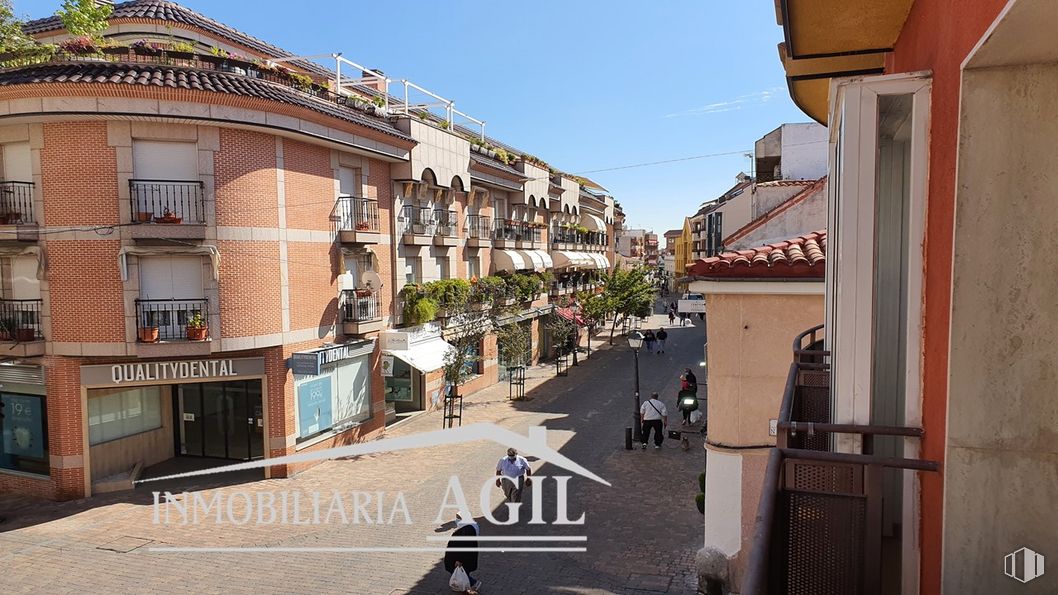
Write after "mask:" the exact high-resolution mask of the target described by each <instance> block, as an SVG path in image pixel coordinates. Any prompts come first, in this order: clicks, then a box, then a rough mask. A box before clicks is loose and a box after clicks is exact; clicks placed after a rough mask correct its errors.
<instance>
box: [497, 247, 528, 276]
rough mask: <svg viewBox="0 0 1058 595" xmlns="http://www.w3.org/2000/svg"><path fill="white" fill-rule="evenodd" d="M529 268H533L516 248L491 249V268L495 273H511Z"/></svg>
mask: <svg viewBox="0 0 1058 595" xmlns="http://www.w3.org/2000/svg"><path fill="white" fill-rule="evenodd" d="M531 268H533V267H532V264H531V261H526V259H525V258H524V257H523V256H522V255H521V254H520V253H519V252H518V251H516V250H493V251H492V270H493V272H495V273H513V272H515V271H524V270H528V269H531Z"/></svg>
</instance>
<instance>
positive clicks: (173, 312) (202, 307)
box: [136, 298, 210, 342]
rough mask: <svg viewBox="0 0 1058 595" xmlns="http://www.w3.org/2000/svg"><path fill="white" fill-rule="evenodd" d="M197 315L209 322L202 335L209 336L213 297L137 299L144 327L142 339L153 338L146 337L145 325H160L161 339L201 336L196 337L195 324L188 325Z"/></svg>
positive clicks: (178, 339) (188, 338) (139, 322)
mask: <svg viewBox="0 0 1058 595" xmlns="http://www.w3.org/2000/svg"><path fill="white" fill-rule="evenodd" d="M196 318H199V319H201V320H202V321H203V324H205V325H206V326H205V334H204V336H203V337H202V338H203V339H205V338H209V336H210V335H209V327H208V321H209V301H208V300H206V299H205V298H190V299H176V298H173V299H165V300H149V299H138V300H136V321H137V322H136V324H137V326H138V327H139V330H140V331H141V332H140V334H139V340H140V341H147V342H151V341H149V340H148V339H145V335H144V334H143V333H142V331H143V330H144V329H158V334H157V339H158V340H161V341H188V340H200V339H198V338H197V337H195V332H194V330H193V328H194V327H191V328H189V326H188V325H189V324H191V323H192V321H193V320H195V319H196ZM199 332H201V331H199Z"/></svg>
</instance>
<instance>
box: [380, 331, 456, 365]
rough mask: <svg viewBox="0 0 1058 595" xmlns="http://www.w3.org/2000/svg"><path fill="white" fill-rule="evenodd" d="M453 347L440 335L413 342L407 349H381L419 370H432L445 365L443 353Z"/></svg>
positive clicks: (384, 352)
mask: <svg viewBox="0 0 1058 595" xmlns="http://www.w3.org/2000/svg"><path fill="white" fill-rule="evenodd" d="M453 349H455V347H452V346H451V345H449V344H448V343H447V342H446V341H445V340H444V339H442V338H441V337H432V338H430V339H427V340H426V341H422V342H420V343H413V344H412V345H411V347H409V348H408V349H383V350H382V353H383V354H385V355H392V356H393V357H395V358H397V359H400V360H401V361H404V362H406V363H407V364H408V365H409V366H411V367H413V368H415V369H416V370H419V371H420V372H433V371H434V370H440V369H441V368H443V367H444V365H445V354H446V353H448V352H449V351H451V350H453Z"/></svg>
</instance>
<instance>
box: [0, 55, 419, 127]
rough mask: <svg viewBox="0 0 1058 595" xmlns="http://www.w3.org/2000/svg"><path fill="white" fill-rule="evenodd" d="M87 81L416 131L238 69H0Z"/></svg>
mask: <svg viewBox="0 0 1058 595" xmlns="http://www.w3.org/2000/svg"><path fill="white" fill-rule="evenodd" d="M47 83H84V84H127V85H143V86H154V87H168V88H177V89H193V90H196V91H211V92H214V93H228V94H231V95H241V96H245V97H255V98H258V99H268V100H272V101H279V102H283V103H288V104H292V105H296V106H298V107H303V108H307V109H310V110H313V111H316V112H319V113H322V114H324V115H327V116H331V117H333V118H338V119H340V120H345V121H347V122H352V123H354V124H358V125H361V126H365V127H367V128H371V129H372V130H376V131H378V132H384V133H386V134H389V135H391V136H395V137H397V138H400V139H403V140H407V141H411V140H412V139H411V137H409V136H407V135H406V134H404V133H403V132H401V131H400V130H398V129H397V128H396V127H395V126H394V125H393V124H392V123H390V122H389V121H388V120H385V119H383V118H379V117H376V116H371V115H369V114H366V113H364V112H361V111H359V110H357V109H355V108H351V107H344V106H340V105H337V104H335V103H332V102H330V101H327V100H324V99H320V98H317V97H312V96H310V95H307V94H305V93H302V92H300V91H297V90H295V89H292V88H290V87H287V86H285V85H280V84H278V83H271V82H268V81H266V80H262V79H256V78H250V77H246V76H241V75H237V74H229V73H224V72H217V71H214V70H198V69H194V68H186V67H178V66H163V65H156V64H123V63H118V62H71V63H53V64H44V65H39V66H32V67H28V68H21V69H18V70H9V71H6V72H0V87H2V86H9V85H25V84H47Z"/></svg>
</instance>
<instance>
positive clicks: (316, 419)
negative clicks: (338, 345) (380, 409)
mask: <svg viewBox="0 0 1058 595" xmlns="http://www.w3.org/2000/svg"><path fill="white" fill-rule="evenodd" d="M368 357H369V356H368V355H361V356H358V357H353V358H350V359H346V360H342V361H340V362H338V363H337V364H331V365H328V366H325V367H324V369H323V370H322V372H321V374H320V375H319V376H302V375H296V376H295V377H294V383H295V392H296V394H297V419H298V439H299V440H304V439H308V438H312V437H315V436H318V435H319V434H321V433H323V432H327V431H329V430H331V429H332V428H338V427H339V426H344V425H345V424H353V423H358V422H361V421H364V420H365V419H369V418H370V417H371V380H370V374H369V371H370V368H371V365H370V362H369V361H368Z"/></svg>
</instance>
